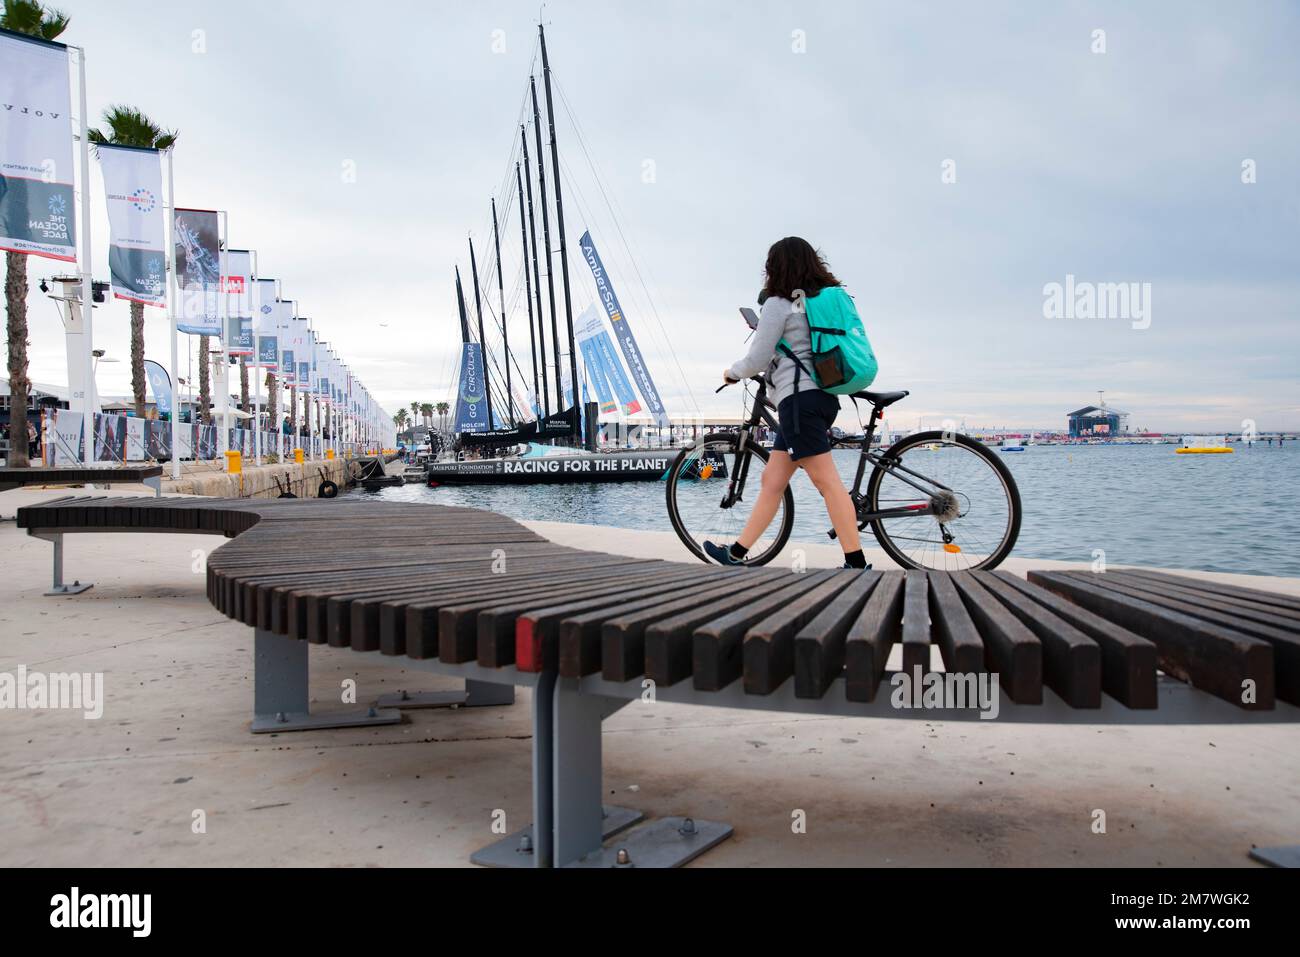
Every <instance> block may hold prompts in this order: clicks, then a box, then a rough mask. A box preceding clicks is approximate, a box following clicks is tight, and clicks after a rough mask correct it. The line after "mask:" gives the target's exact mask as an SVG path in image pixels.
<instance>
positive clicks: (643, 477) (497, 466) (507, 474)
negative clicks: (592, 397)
mask: <svg viewBox="0 0 1300 957" xmlns="http://www.w3.org/2000/svg"><path fill="white" fill-rule="evenodd" d="M537 29H538V40H539V44H540V48H541V61H542V84H543V90H544V95H545V100H546V113H547V129H548V132H549V144H548V145H549V153H550V179H551V186H552V189H553V192H554V200H555V228H556V232H557V234H558V238H559V255H560V269H559V275H560V277H561V285H562V291H563V316H562V321H563V331H564V333H565V334H566V335H565V340H567V341H565V342H562V340H561V315H560V310H559V307H558V304H557V297H556V289H555V275H556V271H555V270H554V269H553V268H552V253H551V250H552V245H551V239H552V236H551V215H550V207H551V204H550V197H549V196H548V191H547V163H546V155H545V152H544V151H543V149H542V114H541V109H540V104H539V100H538V95H537V78H536V76H531V77H529V83H528V94H529V99H530V100H531V105H532V120H533V124H532V125H533V146H534V153H535V157H536V182H537V187H538V190H537V203H536V206H535V205H534V193H533V180H534V177H533V170H532V169H531V168H530V161H529V136H528V129H527V125H526V123H521V124H520V126H519V147H520V155H521V160H520V161H519V162H516V163H515V185H516V189H517V193H516V195H517V196H518V198H519V227H520V241H521V243H522V248H523V252H524V266H523V276H524V296H523V298H524V301H525V303H526V305H527V312H528V333H529V351H530V353H531V359H532V365H531V370H532V376H531V379H532V391H531V394H529V395H521V391H522V392H527V385H526V377H524V376H523V374H522V370H520V369H519V366H518V363H517V362H516V357H515V355H514V353H513V352H512V350H511V346H510V340H509V332H508V327H507V323H506V317H507V307H506V298H505V284H504V280H503V276H502V263H501V234H500V226H499V221H498V215H497V204H496V199H495V198H493V200H492V241H493V246H494V248H495V254H496V255H495V258H496V286H497V298H498V307H499V315H498V317H497V318H498V321H499V329H498V331H499V333H500V339H501V346H502V361H501V363H499V364H498V363H497V362H496V358H495V356H494V355H493V354H492V352H491V350H490V349H489V347H488V344H487V343H488V340H487V336H486V327H485V323H484V315H483V313H484V299H485V298H488V297H485V296H484V295H483V292H482V288H483V287H482V286H481V284H480V276H479V269H478V256H477V252H476V250H475V248H474V242H473V239H472V238H471V239H470V241H469V261H470V281H471V282H472V283H473V288H474V309H475V321H474V323H473V324H471V320H470V315H469V309H468V306H467V302H466V296H465V290H464V287H463V285H462V280H461V273H460V267H459V266H457V267H456V269H455V283H456V307H457V313H458V315H459V318H460V337H461V356H460V369H459V379H458V387H457V392H456V403H455V414H454V419H453V426H452V431H453V434H454V435H455V439H454V441H453V442H452V443H449V444H448V447H446V448H444V450H443V455H442V456H441V457H440V458H439V459H438V460H437V461H433V462H430V463H429V465H428V469H427V483H428V485H430V486H431V487H437V486H440V485H470V484H474V485H499V484H536V483H557V482H629V481H657V480H659V479H662V478H664V477H665V475H666V474H667V472H668V469H669V466H670V465H671V464H672V460H673V458H674V456H675V454H676V452H675V450H674V451H668V450H635V449H632V450H622V449H620V450H615V451H599V450H598V449H597V433H598V428H599V415H600V414H601V412H602V411H604V412H611V411H615V410H617V409H618V407H619V406H620V405H621V406H622V409H623V411H624V412H625V413H627V414H633V413H636V412H640V411H642V408H643V407H642V403H641V401H640V400H638V399H637V397H636V392H635V390H634V389H633V385H632V383H633V382H635V383H636V386H637V387H638V388H639V390H640V393H641V399H643V400H645V406H646V411H649V412H650V413H651V415H652V416H653V418H654V421H655V422H656V423H657V424H658V425H660V426H661V427H662V426H669V425H670V423H669V420H668V416H667V413H666V412H665V411H664V408H663V403H662V400H661V399H660V397H659V393H658V389H657V388H656V386H655V384H654V380H653V379H652V378H651V376H650V373H649V371H648V369H647V368H646V363H645V360H644V357H643V356H642V355H641V352H640V348H639V346H638V345H637V343H636V339H635V336H634V335H633V333H632V332H631V329H630V328H629V326H628V322H627V318H626V316H625V315H624V314H623V310H622V307H621V305H619V302H618V297H617V295H616V294H615V293H614V291H613V289H612V287H611V286H610V283H609V278H608V276H606V275H605V272H604V267H603V264H602V263H601V261H600V255H599V253H598V252H597V251H596V248H595V243H594V242H593V241H592V240H591V236H590V232H589V231H588V232H586V233H584V235H583V237H582V242H581V244H580V245H581V250H582V254H583V258H584V259H585V260H586V262H587V265H588V266H589V267H590V268H591V269H592V274H593V277H594V278H595V280H596V284H597V288H598V290H599V291H600V293H601V299H602V305H604V307H605V313H606V314H605V316H604V317H603V318H602V317H601V316H600V314H599V312H596V311H594V306H593V307H592V308H589V309H588V311H587V312H586V313H584V315H583V316H582V317H581V319H582V321H583V327H582V331H583V335H582V337H581V338H579V337H577V336H575V329H574V319H573V293H572V289H571V286H570V277H569V244H568V242H567V239H566V231H565V223H564V198H563V193H562V188H561V180H560V160H559V150H558V146H557V143H556V136H555V115H554V102H553V100H552V91H551V66H550V60H549V58H548V56H547V50H546V33H545V29H544V28H543V27H542V25H540V24H539V25H538V28H537ZM525 203H526V209H525ZM538 209H540V211H541V217H540V218H541V227H542V228H541V233H542V236H541V243H540V245H539V243H538V235H537V218H538V217H537V210H538ZM525 213H526V215H525ZM507 215H508V210H507ZM542 259H544V260H545V264H546V273H545V278H546V285H547V293H548V299H549V306H550V309H549V315H550V330H549V332H550V342H551V359H552V361H551V363H549V364H548V362H547V352H546V349H547V328H546V325H547V324H546V322H545V321H544V317H545V312H544V310H543V306H542V288H541V282H542V274H541V268H540V264H539V260H542ZM491 308H492V307H491V305H490V304H489V305H488V309H489V311H491ZM605 321H608V322H609V324H610V325H611V326H612V327H613V328H614V329H616V330H618V334H617V343H618V349H617V350H616V349H615V345H614V343H615V340H614V339H611V337H610V335H609V330H608V329H607V328H605V326H604V323H605ZM562 344H563V345H567V360H568V361H567V362H564V361H563V359H562V355H561V345H562ZM580 347H581V353H582V355H583V360H584V361H583V364H582V372H581V373H580V370H579V362H578V357H579V349H580ZM620 352H621V353H622V359H620V357H619V353H620ZM623 360H627V366H625V365H624V364H623ZM548 365H549V368H548ZM629 367H630V368H631V369H632V370H634V374H632V375H629V374H628V368H629ZM514 371H518V372H519V373H520V375H519V378H520V379H522V380H525V385H524V387H523V389H522V390H521V389H520V388H518V387H517V384H516V382H515V381H514V377H513V374H512V373H513V372H514ZM589 382H590V383H591V385H592V387H593V388H594V390H595V391H596V393H597V396H598V399H599V401H596V402H588V401H586V400H587V395H588V390H587V386H588V383H589ZM575 383H576V384H577V386H576V387H575V385H574V384H575ZM552 403H553V405H552ZM552 408H553V409H554V411H552Z"/></svg>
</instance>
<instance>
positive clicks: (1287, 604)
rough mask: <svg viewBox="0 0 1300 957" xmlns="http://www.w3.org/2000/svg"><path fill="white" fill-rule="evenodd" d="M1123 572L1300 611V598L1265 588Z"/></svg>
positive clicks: (1139, 570) (1144, 570)
mask: <svg viewBox="0 0 1300 957" xmlns="http://www.w3.org/2000/svg"><path fill="white" fill-rule="evenodd" d="M1123 571H1124V573H1125V574H1127V575H1137V576H1138V577H1141V578H1151V579H1154V580H1156V581H1163V582H1169V583H1171V584H1187V585H1191V586H1193V587H1195V588H1196V589H1197V590H1198V591H1204V592H1209V593H1211V594H1214V595H1227V596H1228V597H1230V598H1245V599H1248V600H1249V601H1253V602H1259V603H1260V604H1262V605H1273V606H1275V607H1277V608H1284V609H1287V610H1289V611H1300V597H1296V596H1295V595H1283V594H1281V593H1280V592H1275V591H1268V590H1267V589H1263V588H1247V587H1246V586H1244V585H1227V584H1224V583H1223V582H1216V581H1210V580H1208V579H1203V578H1190V577H1188V576H1185V575H1171V574H1169V573H1168V572H1157V571H1152V570H1151V569H1149V568H1125V569H1123Z"/></svg>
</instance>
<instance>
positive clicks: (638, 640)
mask: <svg viewBox="0 0 1300 957" xmlns="http://www.w3.org/2000/svg"><path fill="white" fill-rule="evenodd" d="M785 574H786V573H783V572H774V571H772V570H770V569H734V570H732V572H731V577H732V578H734V579H735V583H734V587H732V588H731V589H730V590H723V592H722V594H721V595H719V596H718V597H717V598H711V599H710V601H709V602H708V603H706V605H707V607H714V606H716V605H718V604H721V605H722V606H724V607H727V608H734V607H736V606H737V605H739V604H740V600H739V599H737V598H736V596H737V595H738V594H748V593H749V590H750V589H754V588H762V587H766V586H767V585H770V584H771V582H772V581H773V580H774V578H773V576H774V575H775V576H778V577H784V575H785ZM700 607H704V606H701V604H700V600H699V599H697V598H695V597H693V596H687V597H685V598H682V597H677V596H674V597H672V598H669V599H667V600H665V601H664V602H663V603H662V604H660V605H659V606H658V607H655V608H650V609H647V610H645V611H636V612H629V613H628V614H623V615H619V616H618V617H617V618H611V619H610V620H608V621H606V622H605V623H604V624H603V625H601V630H600V639H601V646H600V647H601V652H600V655H601V663H600V672H601V675H602V676H603V677H604V678H606V679H607V680H609V681H631V680H632V679H633V678H638V677H640V676H641V675H643V674H645V663H646V632H647V631H648V630H649V628H650V626H651V625H654V624H655V623H656V622H661V621H664V620H665V619H671V618H672V617H673V616H674V615H679V614H689V613H690V612H691V611H692V610H693V609H694V610H698V609H699V608H700Z"/></svg>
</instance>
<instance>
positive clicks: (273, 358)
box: [254, 279, 280, 372]
mask: <svg viewBox="0 0 1300 957" xmlns="http://www.w3.org/2000/svg"><path fill="white" fill-rule="evenodd" d="M275 285H276V283H275V280H274V279H259V280H257V295H256V296H255V298H254V307H255V308H256V309H257V319H256V322H255V325H254V328H255V329H256V331H257V338H256V339H255V340H254V341H255V342H256V344H257V348H258V349H259V350H260V351H259V352H258V354H257V362H256V364H257V365H258V366H260V367H262V368H263V369H270V370H271V371H273V372H274V371H275V369H276V368H277V367H278V366H279V364H280V328H279V322H280V319H279V316H278V315H277V312H276V298H275Z"/></svg>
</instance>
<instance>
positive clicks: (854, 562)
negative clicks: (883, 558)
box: [844, 548, 867, 568]
mask: <svg viewBox="0 0 1300 957" xmlns="http://www.w3.org/2000/svg"><path fill="white" fill-rule="evenodd" d="M844 561H845V562H847V563H848V566H849V567H850V568H866V567H867V556H866V555H863V554H862V549H860V548H859V549H858V550H857V551H856V552H845V553H844Z"/></svg>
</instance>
